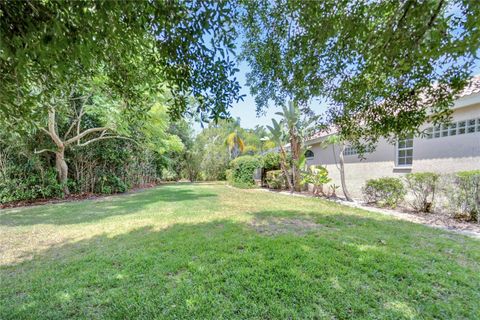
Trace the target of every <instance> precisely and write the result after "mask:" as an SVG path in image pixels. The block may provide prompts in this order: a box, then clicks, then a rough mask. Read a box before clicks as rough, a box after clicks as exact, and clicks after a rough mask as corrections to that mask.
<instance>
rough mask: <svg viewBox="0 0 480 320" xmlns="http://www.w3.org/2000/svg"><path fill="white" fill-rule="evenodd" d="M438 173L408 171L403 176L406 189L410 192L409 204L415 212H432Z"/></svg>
mask: <svg viewBox="0 0 480 320" xmlns="http://www.w3.org/2000/svg"><path fill="white" fill-rule="evenodd" d="M439 178H440V175H439V174H438V173H435V172H418V173H409V174H407V175H406V176H405V181H406V184H407V191H409V192H411V193H412V196H413V201H411V203H410V205H411V206H412V207H413V209H414V210H415V211H417V212H432V210H433V207H434V204H435V194H436V191H437V187H438V179H439Z"/></svg>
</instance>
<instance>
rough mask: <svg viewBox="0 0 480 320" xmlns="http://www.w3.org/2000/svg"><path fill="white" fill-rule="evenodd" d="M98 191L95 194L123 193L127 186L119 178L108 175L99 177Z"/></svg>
mask: <svg viewBox="0 0 480 320" xmlns="http://www.w3.org/2000/svg"><path fill="white" fill-rule="evenodd" d="M99 180H100V183H99V189H98V190H97V192H99V193H103V194H112V193H123V192H125V191H127V190H128V186H127V185H126V184H125V183H124V182H123V181H122V179H120V178H119V177H117V176H115V175H112V174H109V175H104V176H102V177H100V179H99Z"/></svg>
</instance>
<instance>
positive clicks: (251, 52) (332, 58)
mask: <svg viewBox="0 0 480 320" xmlns="http://www.w3.org/2000/svg"><path fill="white" fill-rule="evenodd" d="M243 4H244V6H245V10H243V16H242V23H243V26H244V28H245V37H244V38H245V41H244V44H243V54H242V55H243V57H244V58H245V60H246V61H247V63H248V64H249V66H250V67H251V70H252V71H251V72H250V73H249V74H248V77H247V84H248V85H249V86H250V90H251V92H252V94H254V95H255V101H256V104H257V110H258V111H261V110H262V109H263V108H265V107H267V106H268V103H269V101H273V102H274V103H275V104H277V105H282V104H284V103H285V101H286V100H288V99H295V100H296V101H297V102H298V103H299V105H300V106H301V107H302V108H304V109H308V102H309V101H310V100H311V99H312V98H318V97H320V98H325V99H326V100H327V101H328V102H330V103H331V106H330V108H329V110H328V115H329V118H328V119H327V120H329V121H330V122H333V123H334V124H335V125H337V126H339V128H340V133H339V134H340V135H342V137H343V138H345V139H347V140H348V141H351V142H352V143H354V144H360V142H362V143H361V144H360V146H361V145H367V144H372V145H373V144H374V143H375V142H376V141H377V140H378V139H379V138H380V137H385V138H390V137H391V136H392V135H393V136H404V135H406V134H409V133H412V132H417V133H418V132H419V129H418V128H419V126H420V125H421V124H423V123H424V122H425V121H427V120H429V121H432V122H434V123H438V122H443V121H447V120H448V116H449V112H450V111H449V107H450V105H451V104H452V97H453V96H454V95H455V94H456V93H457V92H459V90H461V89H462V88H463V86H464V85H465V83H466V80H467V79H468V77H469V76H470V74H471V67H472V65H473V63H474V61H475V59H476V58H477V52H478V50H479V48H480V29H479V28H478V16H479V15H480V6H479V5H478V2H476V1H469V0H463V1H445V0H429V1H419V0H418V1H416V0H406V1H397V0H387V1H337V0H326V1H295V0H279V1H267V0H265V1H245V2H243Z"/></svg>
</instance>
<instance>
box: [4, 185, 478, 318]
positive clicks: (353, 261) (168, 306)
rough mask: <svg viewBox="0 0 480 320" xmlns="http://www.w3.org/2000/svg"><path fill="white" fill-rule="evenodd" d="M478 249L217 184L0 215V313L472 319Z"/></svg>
mask: <svg viewBox="0 0 480 320" xmlns="http://www.w3.org/2000/svg"><path fill="white" fill-rule="evenodd" d="M479 301H480V241H478V240H475V239H470V238H467V237H465V236H461V235H456V234H452V233H448V232H445V231H441V230H436V229H432V228H428V227H425V226H421V225H416V224H413V223H409V222H405V221H400V220H394V219H393V218H391V217H387V216H382V215H379V214H375V213H370V212H366V211H362V210H358V209H353V208H347V207H343V206H340V205H337V204H332V203H329V202H326V201H323V200H320V199H309V198H298V197H289V196H285V195H281V194H272V193H267V192H262V191H258V190H240V189H233V188H229V187H226V186H224V185H220V184H211V185H208V184H197V185H192V184H182V185H167V186H162V187H158V188H155V189H150V190H146V191H143V192H140V193H135V194H130V195H124V196H115V197H110V198H107V199H104V200H96V201H82V202H71V203H62V204H54V205H47V206H39V207H31V208H22V209H9V210H2V211H0V319H64V318H84V319H92V318H95V319H111V318H117V319H132V318H141V319H155V318H157V319H246V318H250V319H299V318H302V319H323V318H325V319H352V318H356V319H475V318H476V319H478V318H479V317H480V304H479V303H478V302H479Z"/></svg>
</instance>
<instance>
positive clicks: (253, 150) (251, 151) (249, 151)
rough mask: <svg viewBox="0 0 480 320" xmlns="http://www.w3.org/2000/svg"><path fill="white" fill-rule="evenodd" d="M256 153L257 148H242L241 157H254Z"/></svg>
mask: <svg viewBox="0 0 480 320" xmlns="http://www.w3.org/2000/svg"><path fill="white" fill-rule="evenodd" d="M256 153H257V147H255V146H246V147H244V148H243V151H242V155H248V156H254V155H255V154H256Z"/></svg>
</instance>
